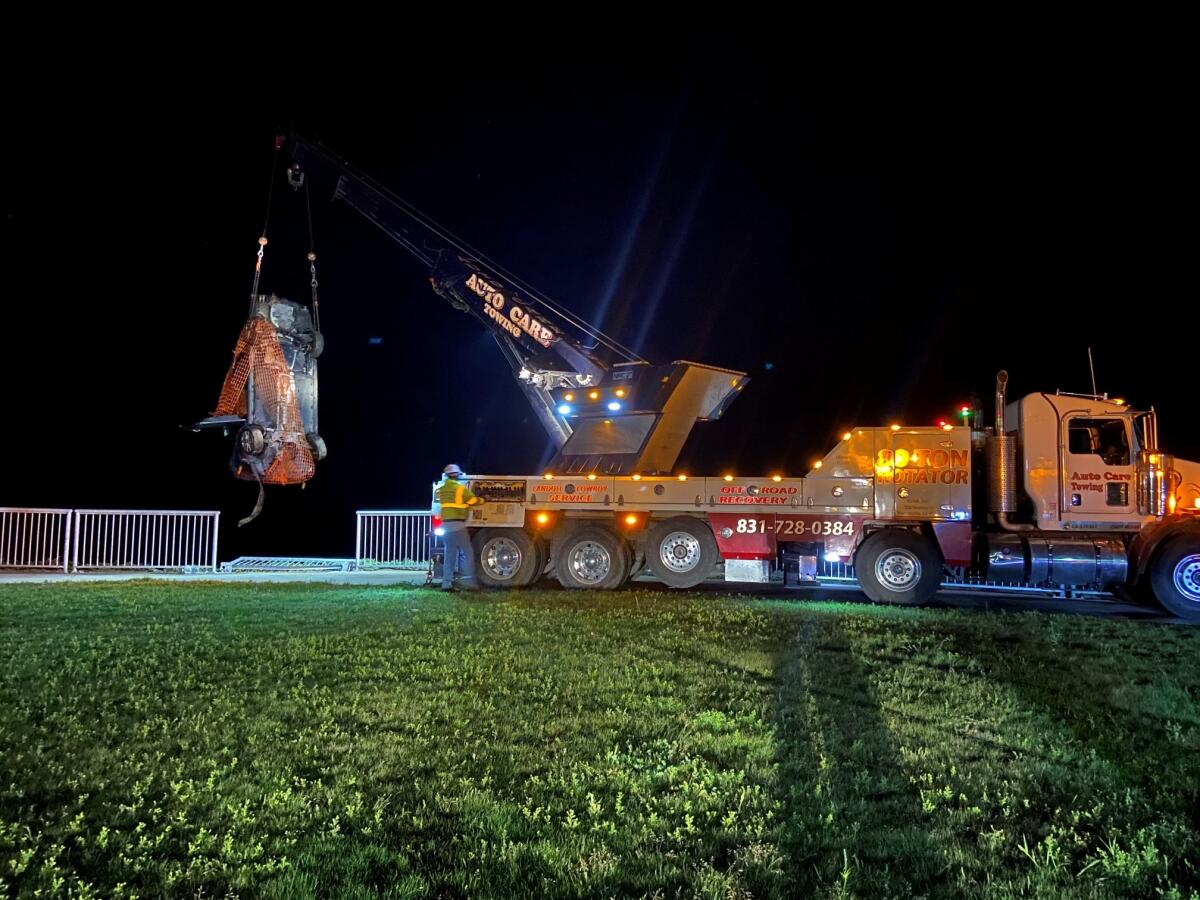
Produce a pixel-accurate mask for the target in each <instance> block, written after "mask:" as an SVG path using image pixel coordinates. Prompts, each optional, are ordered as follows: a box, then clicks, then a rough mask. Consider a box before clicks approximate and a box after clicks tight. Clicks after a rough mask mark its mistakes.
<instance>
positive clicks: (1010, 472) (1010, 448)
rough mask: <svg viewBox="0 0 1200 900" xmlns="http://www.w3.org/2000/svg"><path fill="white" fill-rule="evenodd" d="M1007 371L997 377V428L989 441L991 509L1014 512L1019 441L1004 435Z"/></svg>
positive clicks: (997, 511) (989, 506) (989, 504)
mask: <svg viewBox="0 0 1200 900" xmlns="http://www.w3.org/2000/svg"><path fill="white" fill-rule="evenodd" d="M1007 386H1008V372H1006V371H1004V370H1003V369H1001V370H1000V372H998V373H997V375H996V428H995V434H992V435H990V436H989V437H988V439H987V470H988V509H989V510H990V511H991V512H993V513H1011V512H1015V511H1016V509H1017V438H1016V435H1008V434H1005V431H1004V405H1005V402H1006V399H1005V391H1006V389H1007Z"/></svg>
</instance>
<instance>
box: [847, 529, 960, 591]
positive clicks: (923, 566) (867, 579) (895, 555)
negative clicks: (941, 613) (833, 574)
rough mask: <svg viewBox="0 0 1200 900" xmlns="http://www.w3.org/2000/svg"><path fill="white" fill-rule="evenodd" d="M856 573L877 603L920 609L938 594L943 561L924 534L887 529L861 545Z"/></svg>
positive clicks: (857, 556)
mask: <svg viewBox="0 0 1200 900" xmlns="http://www.w3.org/2000/svg"><path fill="white" fill-rule="evenodd" d="M854 572H855V574H856V575H857V576H858V583H859V586H860V587H862V589H863V593H864V594H866V595H867V596H868V597H869V598H871V599H872V600H874V601H875V602H876V603H894V604H897V605H901V606H917V605H919V604H921V603H925V602H927V601H928V600H929V599H930V598H931V597H933V595H934V594H935V593H937V589H938V586H939V585H940V584H941V583H942V560H941V557H940V556H938V552H937V549H936V548H935V547H934V546H933V545H932V544H931V543H929V541H927V540H926V539H925V538H923V537H921V535H919V534H914V533H913V532H911V531H906V530H904V529H902V528H885V529H883V530H882V531H877V532H875V533H874V534H873V535H871V536H870V537H868V538H867V539H866V540H865V541H863V542H862V544H861V545H860V546H859V548H858V552H857V553H856V554H855V555H854Z"/></svg>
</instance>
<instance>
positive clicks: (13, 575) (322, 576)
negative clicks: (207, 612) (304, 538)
mask: <svg viewBox="0 0 1200 900" xmlns="http://www.w3.org/2000/svg"><path fill="white" fill-rule="evenodd" d="M85 581H87V582H94V581H169V582H172V583H175V582H180V581H208V582H220V583H221V584H244V583H251V582H266V583H270V584H303V583H318V584H424V583H425V573H424V572H407V571H402V570H399V569H375V570H373V571H366V572H313V571H308V572H238V573H236V574H232V575H225V574H221V573H219V572H205V573H203V574H198V575H179V574H177V573H173V572H171V573H168V572H159V573H156V572H75V573H72V574H70V575H68V574H66V573H64V572H3V573H0V584H78V583H81V582H85Z"/></svg>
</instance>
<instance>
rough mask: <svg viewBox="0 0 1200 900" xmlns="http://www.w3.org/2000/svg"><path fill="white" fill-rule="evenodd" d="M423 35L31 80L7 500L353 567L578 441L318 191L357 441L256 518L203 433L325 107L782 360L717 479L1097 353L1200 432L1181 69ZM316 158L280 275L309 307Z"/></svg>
mask: <svg viewBox="0 0 1200 900" xmlns="http://www.w3.org/2000/svg"><path fill="white" fill-rule="evenodd" d="M415 43H416V42H415V41H413V40H409V41H408V43H407V44H406V45H405V47H406V48H407V49H406V50H405V51H404V52H398V53H397V54H396V55H395V58H394V59H391V60H390V61H389V62H388V64H387V66H386V67H381V68H380V69H379V70H378V71H374V72H372V73H371V74H370V75H367V74H362V75H361V76H358V75H355V74H353V73H349V72H346V71H338V72H337V73H336V75H335V74H331V73H330V72H329V71H326V70H325V69H323V68H321V63H319V62H317V63H312V62H311V61H310V62H307V63H306V62H304V61H303V60H301V59H299V58H291V57H289V59H288V60H287V61H286V63H279V64H278V65H277V67H276V68H275V69H274V71H272V72H271V73H270V77H264V78H255V77H253V75H254V73H253V72H250V71H247V72H246V73H245V74H246V76H247V77H246V81H245V84H241V85H238V84H231V85H229V86H226V87H222V88H220V89H217V88H214V87H212V86H211V85H209V84H206V83H205V81H204V79H203V78H197V77H195V75H196V73H195V71H194V70H193V69H192V68H191V67H190V63H189V62H185V61H184V60H176V61H172V60H171V58H170V53H168V52H166V51H160V53H159V55H158V56H156V57H155V59H154V60H153V62H155V63H157V65H150V63H149V62H147V64H146V65H141V64H139V65H137V66H130V67H128V68H127V69H125V68H123V69H117V68H113V69H111V70H109V69H105V68H103V67H101V68H96V69H92V70H89V71H88V72H87V74H86V77H83V75H81V74H80V73H76V74H77V75H79V76H80V77H78V78H77V80H76V83H75V84H74V85H73V87H72V88H71V89H70V90H69V91H64V92H63V93H61V94H54V93H43V92H42V91H34V90H32V89H29V90H21V91H18V92H16V93H15V94H10V97H9V109H8V111H7V113H6V115H7V116H8V129H7V130H8V133H9V135H10V138H9V144H8V156H9V162H8V164H7V166H6V172H7V174H8V179H7V189H6V190H5V196H4V205H5V227H6V236H5V256H6V259H7V261H6V263H5V274H6V275H7V276H8V288H7V290H6V291H5V298H6V303H5V307H6V310H7V311H8V312H9V314H10V321H9V327H8V328H7V329H5V333H6V335H7V338H8V339H7V341H6V342H5V352H4V355H3V361H2V362H0V367H2V369H0V371H2V374H3V378H4V384H5V389H6V395H7V397H8V410H9V416H8V422H7V427H6V429H5V432H6V435H7V440H6V442H5V443H6V456H7V458H8V460H9V461H8V462H7V463H6V465H5V470H4V474H3V478H2V480H0V486H2V490H0V505H9V506H29V505H35V506H66V507H118V508H182V509H186V508H199V509H219V510H221V512H222V514H223V530H222V537H223V539H222V546H221V549H220V558H221V559H222V560H225V559H231V558H233V557H234V556H236V555H241V554H246V553H261V554H284V553H291V554H304V555H316V554H322V555H335V556H336V555H342V556H344V555H351V554H352V553H353V541H354V510H355V509H380V508H411V507H419V506H426V505H427V503H428V496H429V493H428V486H429V484H430V482H431V481H432V480H434V479H435V478H436V477H437V475H438V473H439V472H440V470H441V468H442V466H443V465H445V464H446V463H448V462H451V461H453V462H458V463H460V464H461V465H462V466H463V467H464V468H465V469H466V470H467V471H468V472H472V473H494V474H503V473H520V472H527V471H534V470H536V469H537V466H538V465H539V463H540V461H541V460H542V459H543V458H544V453H545V450H546V446H547V441H546V438H545V435H544V434H543V432H542V431H541V429H540V426H539V425H538V424H537V422H536V420H535V419H534V417H533V415H532V413H531V411H530V410H529V408H528V407H527V406H526V404H525V401H524V400H523V398H522V396H521V394H520V392H519V390H518V388H517V386H516V384H515V382H513V380H512V379H511V376H510V375H509V370H508V368H507V365H506V363H505V362H504V360H503V359H502V357H501V356H500V354H499V352H498V350H497V349H496V347H495V346H494V344H493V343H492V341H491V339H490V337H489V336H488V334H487V333H486V332H485V331H484V329H483V328H482V327H481V326H480V325H478V324H477V323H476V322H475V321H473V320H472V319H470V318H468V317H467V316H464V315H462V314H461V313H457V312H455V311H454V310H452V309H451V308H450V307H449V306H448V305H447V304H446V303H445V301H443V300H442V299H441V298H439V297H437V296H436V295H435V294H433V293H432V291H431V290H430V288H429V285H428V281H427V275H428V273H427V271H426V270H424V269H423V268H422V266H421V264H420V263H418V262H417V261H415V260H414V259H412V258H411V257H409V256H408V255H407V253H406V252H405V251H403V250H402V249H401V248H400V247H399V246H397V245H395V244H393V243H391V242H390V241H389V240H388V239H387V238H386V237H385V236H384V235H382V234H381V233H380V232H378V231H377V230H375V229H374V228H373V227H372V226H371V225H369V224H368V223H367V222H365V220H362V219H361V218H359V217H358V215H357V214H356V213H354V212H353V211H352V210H350V209H348V208H346V207H344V206H338V205H335V204H333V203H332V202H330V201H329V199H328V198H329V195H330V193H331V189H332V185H330V184H328V183H326V184H323V185H322V184H314V195H313V201H314V208H313V215H314V218H315V226H316V250H317V254H318V269H319V275H320V279H321V296H322V305H321V315H322V324H323V330H324V333H325V337H326V351H325V353H324V355H323V356H322V357H321V360H320V387H321V408H320V414H321V433H322V435H323V436H324V438H325V440H326V442H327V444H328V447H329V458H328V460H327V461H325V462H324V463H322V464H320V465H319V466H318V469H317V475H316V478H315V479H314V480H313V481H312V482H311V483H310V484H309V485H308V486H307V487H306V488H305V489H304V490H300V489H298V488H275V489H271V488H268V492H267V501H266V507H265V510H264V512H263V515H262V516H261V517H260V518H259V519H258V520H257V521H255V522H254V523H252V524H251V525H250V526H248V527H246V528H243V529H240V530H239V529H237V528H235V527H234V523H235V521H236V520H237V519H238V518H240V517H241V516H243V515H245V514H247V513H248V512H249V510H250V508H251V507H252V505H253V503H254V499H255V494H256V490H257V488H256V487H255V486H254V485H253V484H248V483H245V482H239V481H236V480H235V479H234V478H233V477H232V475H231V474H230V473H229V470H228V466H227V462H228V458H229V453H230V450H231V443H230V440H231V439H223V438H221V437H220V436H219V434H211V433H210V434H194V433H192V432H191V431H190V430H189V429H188V426H189V425H190V423H191V422H193V421H195V420H197V419H199V418H202V417H203V416H205V415H207V414H208V413H209V412H210V411H211V410H212V408H213V406H214V405H215V403H216V399H217V394H218V391H219V389H220V385H221V380H222V378H223V376H224V374H225V370H226V368H227V366H228V364H229V361H230V352H231V350H232V348H233V344H234V341H235V339H236V337H237V334H238V331H239V329H240V327H241V325H242V323H243V320H244V317H245V313H246V306H247V303H246V300H247V294H248V291H249V289H250V283H251V275H252V268H253V259H254V251H255V249H256V245H255V241H256V238H257V237H258V234H259V232H260V228H261V225H262V218H263V212H264V208H265V202H266V191H267V182H268V176H269V172H270V166H271V158H272V148H273V136H274V134H275V132H276V130H277V129H278V128H280V127H287V126H293V127H295V128H296V129H297V130H298V131H299V132H300V133H302V134H304V135H306V136H307V137H309V138H311V139H314V140H322V141H324V142H326V143H327V144H328V145H329V146H331V147H332V148H334V149H335V150H337V151H338V152H339V153H340V154H341V155H342V156H344V157H345V158H347V159H349V160H351V161H352V162H354V163H356V164H357V165H358V166H359V167H360V168H362V169H364V170H366V171H367V172H369V173H371V174H372V175H374V176H375V177H376V178H377V179H378V180H380V181H382V182H383V183H385V184H387V185H388V186H389V187H390V188H392V189H393V190H394V191H395V192H396V193H398V194H399V195H400V196H402V197H404V198H406V199H407V200H408V201H410V202H411V203H413V204H414V205H416V206H417V207H418V208H419V209H421V210H422V211H424V212H425V213H427V214H428V215H430V216H431V217H432V218H434V219H436V220H438V221H439V222H441V223H442V224H443V225H445V226H447V227H449V228H450V229H452V230H453V231H455V232H456V233H457V234H459V235H460V236H462V237H463V238H465V239H466V240H467V241H469V242H470V243H472V244H473V245H474V246H476V247H478V248H480V249H481V250H482V251H484V252H485V253H487V254H488V255H489V256H490V257H491V258H493V259H495V260H497V261H498V262H500V263H501V264H503V265H504V266H505V267H506V268H508V269H510V270H512V271H513V272H516V273H518V274H519V275H520V276H521V277H522V278H523V279H524V280H526V281H528V282H530V283H532V284H533V285H535V286H537V287H538V288H539V289H540V290H541V291H542V292H543V293H545V294H548V295H549V296H551V297H553V298H555V299H556V300H558V301H559V302H560V303H562V304H564V305H566V306H567V307H569V308H570V309H572V310H573V311H574V312H575V313H577V314H579V315H580V316H582V317H583V318H585V319H587V320H589V321H591V322H593V323H594V324H596V325H598V326H599V327H601V328H602V329H603V330H605V331H607V332H609V333H611V334H612V335H614V336H615V337H617V338H619V339H621V340H622V341H624V342H625V343H627V344H630V345H632V346H633V347H634V348H635V349H637V350H638V351H639V352H640V353H641V354H642V355H643V356H645V357H647V358H648V359H650V360H652V361H655V362H666V361H670V360H674V359H690V360H696V361H700V362H705V363H709V364H713V365H718V366H725V367H729V368H734V369H741V370H745V371H747V372H748V373H749V374H750V375H751V377H752V379H753V382H752V383H751V385H750V387H748V388H747V390H746V392H745V394H744V395H743V396H742V397H741V398H739V400H738V401H737V402H736V403H735V404H734V405H733V406H732V407H731V408H730V411H729V413H728V414H727V416H726V417H725V418H724V419H723V420H722V421H720V422H718V423H715V424H709V425H702V426H699V427H698V428H697V430H696V431H695V432H694V433H693V437H692V439H691V441H690V442H689V444H688V445H687V447H686V448H685V450H684V453H683V457H682V459H681V463H680V466H679V468H680V470H682V471H687V472H691V473H697V474H702V473H705V472H713V473H715V472H725V471H734V472H738V473H754V472H766V471H783V472H786V473H789V474H802V473H803V472H805V471H806V470H807V469H808V467H809V465H810V463H811V462H812V460H813V459H815V458H817V457H819V456H821V455H823V454H824V453H825V452H826V451H827V450H828V448H829V447H830V446H831V445H832V444H833V443H834V442H835V441H836V440H837V436H838V435H839V434H840V433H841V432H842V431H844V430H845V429H846V428H847V427H849V426H852V425H855V424H882V423H887V422H892V421H902V422H905V423H908V424H927V423H933V422H936V421H937V420H938V419H939V418H943V417H949V416H951V415H952V414H953V411H954V410H955V409H956V408H957V407H958V406H959V405H960V404H962V403H964V402H967V401H968V400H970V399H971V397H972V395H974V396H975V398H976V399H978V400H980V401H982V402H983V403H984V409H985V410H986V413H987V416H988V417H989V418H990V416H991V401H990V398H991V395H992V391H993V384H994V381H993V378H994V375H995V372H996V370H997V369H1000V368H1007V369H1008V370H1009V372H1010V373H1011V376H1012V381H1011V383H1010V393H1012V394H1015V395H1020V394H1022V393H1025V392H1027V391H1032V390H1050V391H1053V390H1055V389H1056V388H1061V389H1063V390H1073V391H1087V390H1089V388H1090V382H1089V376H1088V368H1087V347H1088V346H1089V345H1090V346H1092V348H1093V352H1094V354H1095V359H1096V376H1097V379H1098V382H1099V389H1100V390H1101V391H1108V392H1109V393H1110V394H1111V395H1116V396H1123V397H1125V398H1127V399H1128V400H1129V401H1130V402H1131V403H1132V404H1134V405H1136V406H1149V405H1150V404H1154V405H1155V406H1156V407H1157V408H1158V410H1159V412H1160V414H1161V415H1160V428H1161V436H1162V442H1163V444H1164V445H1165V446H1166V448H1167V449H1168V450H1170V451H1172V452H1175V453H1177V454H1179V455H1181V456H1184V457H1187V458H1191V459H1200V429H1197V427H1196V425H1195V418H1194V415H1193V413H1192V408H1193V407H1194V405H1195V396H1194V391H1193V388H1192V385H1193V384H1194V381H1195V375H1196V365H1195V357H1194V353H1195V347H1196V341H1197V340H1198V334H1200V328H1198V326H1200V314H1197V312H1196V305H1195V304H1196V290H1195V278H1194V271H1195V269H1194V266H1193V265H1191V262H1192V259H1193V257H1194V254H1195V250H1194V244H1195V227H1194V224H1191V217H1190V216H1186V215H1184V214H1185V213H1190V212H1191V211H1192V209H1194V203H1192V202H1191V201H1192V200H1193V199H1194V196H1195V175H1194V168H1195V163H1194V159H1195V145H1194V138H1192V137H1190V135H1189V136H1188V137H1187V138H1186V139H1185V137H1184V135H1185V134H1187V133H1188V131H1189V129H1188V128H1187V127H1186V126H1187V124H1188V123H1187V121H1186V120H1187V118H1189V117H1190V113H1189V114H1188V115H1186V116H1184V115H1182V110H1181V108H1180V107H1179V104H1180V103H1181V102H1183V98H1182V97H1181V94H1182V89H1181V87H1178V86H1176V87H1171V85H1173V84H1178V83H1177V82H1176V81H1174V80H1173V77H1172V73H1169V72H1165V71H1160V70H1158V69H1156V68H1153V67H1152V68H1146V67H1145V66H1142V65H1140V64H1139V66H1137V67H1135V69H1136V70H1135V69H1134V68H1129V67H1127V66H1126V65H1125V62H1123V60H1122V59H1120V58H1117V57H1112V58H1109V57H1105V56H1103V55H1102V54H1098V55H1097V56H1096V57H1095V58H1092V59H1086V60H1085V59H1073V60H1072V61H1071V62H1070V64H1067V63H1065V62H1064V63H1063V64H1062V65H1061V66H1059V65H1055V64H1050V63H1048V62H1045V60H1044V59H1039V60H1037V61H1031V60H1030V59H1029V58H1022V59H1021V60H1020V61H1019V62H1018V61H1017V60H1015V59H1013V58H1010V57H997V59H996V63H997V64H996V65H995V66H991V65H980V66H978V67H976V68H973V69H972V70H971V72H970V73H969V74H968V73H965V72H962V71H959V70H957V69H954V70H942V71H940V72H939V71H937V67H936V66H933V67H931V70H930V71H928V72H927V73H926V74H924V75H922V76H920V77H905V72H904V70H903V69H901V70H896V71H891V72H889V71H887V70H886V69H884V70H881V71H879V72H878V73H877V74H874V75H873V76H872V77H869V78H866V77H864V78H861V79H860V80H858V81H855V80H854V79H853V78H852V77H851V76H850V75H849V74H848V70H849V69H850V68H853V66H852V63H851V61H849V60H846V61H844V66H845V67H846V68H843V69H827V70H821V69H820V68H819V67H801V66H798V65H796V61H795V59H794V58H793V56H792V55H790V54H787V53H783V52H777V51H779V50H781V49H782V48H781V47H780V48H764V46H763V45H762V44H761V42H753V43H752V42H749V41H747V42H738V41H735V40H731V39H726V38H721V39H718V38H716V37H710V38H706V39H694V38H686V39H683V38H681V39H679V40H678V41H677V42H675V43H674V44H673V45H670V46H666V45H662V44H655V45H653V46H651V44H650V43H649V42H646V43H637V42H633V43H625V44H622V45H621V46H614V45H609V47H608V52H605V53H595V52H592V53H580V52H577V51H578V48H575V47H572V48H564V49H562V50H552V49H548V48H547V46H546V45H545V44H539V45H537V52H536V53H535V52H532V51H530V52H523V51H522V49H521V48H519V47H516V46H514V45H512V44H507V45H505V47H504V51H503V53H502V54H501V55H500V58H501V59H502V60H503V64H488V65H482V64H480V61H479V60H474V59H470V58H469V57H466V56H463V55H455V56H452V57H451V58H450V59H449V60H448V59H447V58H445V57H441V56H437V54H436V53H435V51H434V50H433V49H430V48H429V47H424V48H416V49H415V48H414V46H413V45H414V44H415ZM969 55H970V54H967V56H969ZM1053 55H1054V54H1053V52H1052V48H1048V55H1047V58H1051V57H1053ZM210 64H212V63H211V62H210ZM231 64H232V63H231ZM947 65H950V64H949V63H947ZM291 67H294V68H295V69H296V70H297V73H298V75H297V77H300V76H303V79H302V81H303V83H302V84H301V83H300V82H299V81H289V79H290V77H291V72H290V68H291ZM252 68H253V67H252ZM332 68H334V67H333V66H331V65H330V66H329V69H332ZM81 72H82V70H81ZM43 90H48V89H43ZM164 90H165V91H166V92H167V93H168V94H169V95H170V96H171V98H172V99H171V101H170V102H169V103H166V104H164V102H163V100H162V99H161V98H162V96H163V92H164ZM1185 105H1187V106H1188V108H1189V109H1190V108H1191V106H1194V103H1192V102H1191V101H1190V100H1189V101H1188V102H1187V104H1185ZM280 179H281V181H280V183H279V186H278V189H277V191H276V194H275V204H274V209H273V211H272V217H271V221H270V224H269V226H268V235H269V237H270V239H271V243H270V245H269V246H268V248H267V256H266V262H265V270H264V276H263V281H262V287H263V289H264V290H266V291H274V292H276V293H280V294H284V295H286V296H289V297H292V298H293V299H297V300H304V299H307V295H308V277H307V262H306V261H305V260H304V254H305V253H306V252H307V250H308V246H307V236H306V226H305V223H304V216H303V206H302V205H301V202H300V200H299V198H298V195H295V194H293V193H292V192H290V191H289V190H287V189H286V187H285V186H284V185H283V184H282V173H280ZM1184 222H1186V223H1188V224H1187V225H1186V227H1181V223H1184ZM14 277H15V283H14Z"/></svg>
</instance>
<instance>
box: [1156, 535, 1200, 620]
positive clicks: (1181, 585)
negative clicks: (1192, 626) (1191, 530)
mask: <svg viewBox="0 0 1200 900" xmlns="http://www.w3.org/2000/svg"><path fill="white" fill-rule="evenodd" d="M1150 587H1151V589H1152V590H1153V591H1154V597H1155V599H1157V600H1158V602H1159V603H1161V604H1162V605H1163V607H1164V608H1165V609H1166V610H1167V611H1168V612H1172V613H1174V614H1175V615H1177V616H1179V618H1181V619H1187V620H1188V621H1189V622H1200V536H1197V535H1191V534H1181V535H1179V536H1177V537H1173V538H1171V539H1170V540H1168V541H1167V543H1166V545H1165V546H1164V547H1163V548H1162V550H1161V551H1160V552H1159V553H1158V555H1157V556H1156V557H1155V558H1154V562H1153V563H1151V566H1150Z"/></svg>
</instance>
